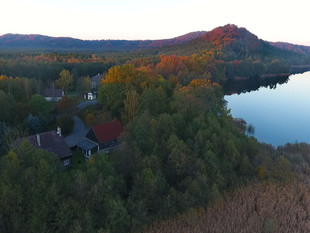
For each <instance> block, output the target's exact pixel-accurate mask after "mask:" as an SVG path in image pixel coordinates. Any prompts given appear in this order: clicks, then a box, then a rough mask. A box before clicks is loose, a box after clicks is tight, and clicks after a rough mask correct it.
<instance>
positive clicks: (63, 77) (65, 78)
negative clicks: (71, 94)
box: [55, 70, 74, 91]
mask: <svg viewBox="0 0 310 233" xmlns="http://www.w3.org/2000/svg"><path fill="white" fill-rule="evenodd" d="M59 75H60V78H59V79H57V80H56V81H55V83H56V85H57V86H58V87H59V88H61V89H63V90H65V91H69V90H71V89H72V88H73V84H74V80H73V75H72V74H71V73H70V71H69V70H62V71H61V72H60V74H59Z"/></svg>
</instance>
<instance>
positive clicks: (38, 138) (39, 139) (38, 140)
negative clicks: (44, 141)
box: [37, 134, 41, 146]
mask: <svg viewBox="0 0 310 233" xmlns="http://www.w3.org/2000/svg"><path fill="white" fill-rule="evenodd" d="M37 143H38V146H41V138H40V134H37Z"/></svg>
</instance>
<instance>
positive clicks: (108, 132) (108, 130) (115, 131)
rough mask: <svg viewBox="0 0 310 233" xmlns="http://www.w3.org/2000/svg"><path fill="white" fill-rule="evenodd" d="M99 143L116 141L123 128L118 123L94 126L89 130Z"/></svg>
mask: <svg viewBox="0 0 310 233" xmlns="http://www.w3.org/2000/svg"><path fill="white" fill-rule="evenodd" d="M91 130H93V132H94V134H95V136H96V138H97V140H98V142H99V143H103V142H106V141H110V140H116V139H117V138H118V137H119V136H120V135H121V133H122V132H123V126H122V124H121V122H120V121H112V122H110V123H106V124H101V125H95V126H93V127H92V128H91Z"/></svg>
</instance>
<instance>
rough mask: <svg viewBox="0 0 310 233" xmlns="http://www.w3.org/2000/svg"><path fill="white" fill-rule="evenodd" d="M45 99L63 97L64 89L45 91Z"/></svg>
mask: <svg viewBox="0 0 310 233" xmlns="http://www.w3.org/2000/svg"><path fill="white" fill-rule="evenodd" d="M43 94H44V97H52V98H57V97H62V96H63V90H62V89H53V88H51V89H45V90H44V93H43Z"/></svg>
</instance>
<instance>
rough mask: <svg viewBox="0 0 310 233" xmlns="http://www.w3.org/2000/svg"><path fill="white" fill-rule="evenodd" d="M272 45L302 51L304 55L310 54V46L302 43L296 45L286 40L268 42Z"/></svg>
mask: <svg viewBox="0 0 310 233" xmlns="http://www.w3.org/2000/svg"><path fill="white" fill-rule="evenodd" d="M269 43H270V44H271V45H272V46H275V47H277V48H280V49H285V50H289V51H293V52H297V53H302V54H305V55H309V54H310V46H304V45H296V44H290V43H286V42H269Z"/></svg>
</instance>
